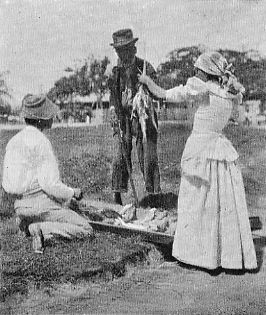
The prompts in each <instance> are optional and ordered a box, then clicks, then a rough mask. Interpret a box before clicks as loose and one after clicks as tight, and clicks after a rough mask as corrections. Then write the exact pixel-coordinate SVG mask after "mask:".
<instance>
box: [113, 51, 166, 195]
mask: <svg viewBox="0 0 266 315" xmlns="http://www.w3.org/2000/svg"><path fill="white" fill-rule="evenodd" d="M143 66H144V60H143V59H140V58H138V57H136V56H135V58H134V60H133V62H132V64H131V65H129V66H123V65H122V64H121V62H118V65H117V66H116V67H114V68H113V75H112V77H111V79H110V81H109V88H110V106H111V107H112V106H113V107H114V108H115V111H116V114H117V116H118V119H119V122H120V128H121V131H122V137H123V141H124V144H125V147H126V151H127V152H126V155H127V158H128V161H129V164H130V166H131V151H132V140H133V137H134V138H136V147H137V155H138V160H139V164H140V168H141V171H142V174H143V176H144V180H145V186H146V191H147V192H149V193H158V192H160V191H161V188H160V173H159V166H158V156H157V138H158V130H157V129H158V121H157V114H156V111H154V112H151V110H150V108H146V109H145V115H147V119H146V121H145V123H146V138H147V141H146V143H145V147H144V144H143V131H142V128H141V124H140V120H139V116H138V112H137V111H136V110H135V111H134V112H133V99H134V97H135V96H136V94H137V92H138V89H139V87H140V83H139V81H138V75H139V74H141V73H142V71H143ZM147 74H148V75H149V76H151V77H152V78H154V79H155V78H156V72H155V70H154V69H153V67H152V66H151V65H150V64H149V63H147ZM151 97H152V96H151ZM153 109H154V108H153V107H152V110H153ZM145 118H146V116H145ZM153 121H155V124H154V122H153ZM114 133H115V139H116V149H115V154H114V160H113V171H112V190H113V191H115V192H126V191H127V189H128V179H129V174H128V170H127V166H126V161H125V157H124V155H123V152H122V146H121V143H120V142H119V139H117V138H118V137H117V129H115V130H114Z"/></svg>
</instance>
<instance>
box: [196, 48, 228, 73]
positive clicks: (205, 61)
mask: <svg viewBox="0 0 266 315" xmlns="http://www.w3.org/2000/svg"><path fill="white" fill-rule="evenodd" d="M194 66H195V67H196V68H198V69H200V70H202V71H204V72H206V73H208V74H212V75H216V76H223V75H224V74H225V71H226V70H227V67H228V62H227V61H226V59H225V58H224V57H223V56H222V55H221V54H220V53H218V52H217V51H210V52H206V53H203V54H201V55H200V56H199V58H198V59H197V60H196V62H195V64H194Z"/></svg>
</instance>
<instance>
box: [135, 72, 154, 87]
mask: <svg viewBox="0 0 266 315" xmlns="http://www.w3.org/2000/svg"><path fill="white" fill-rule="evenodd" d="M138 78H139V82H140V83H143V84H146V85H148V82H149V81H150V80H151V78H150V77H148V76H147V75H146V74H140V75H139V76H138Z"/></svg>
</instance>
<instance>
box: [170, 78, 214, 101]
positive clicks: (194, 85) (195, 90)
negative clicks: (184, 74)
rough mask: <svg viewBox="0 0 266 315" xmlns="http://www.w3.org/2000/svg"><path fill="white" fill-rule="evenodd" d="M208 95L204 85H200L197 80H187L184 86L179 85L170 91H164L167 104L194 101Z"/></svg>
mask: <svg viewBox="0 0 266 315" xmlns="http://www.w3.org/2000/svg"><path fill="white" fill-rule="evenodd" d="M208 93H209V90H208V88H207V87H206V85H205V84H202V83H201V82H200V81H199V80H198V79H195V78H190V79H188V81H187V83H186V85H182V84H181V85H179V86H176V87H174V88H172V89H170V90H166V101H167V102H173V103H178V102H184V101H187V100H195V99H197V98H200V97H204V96H205V95H206V94H208Z"/></svg>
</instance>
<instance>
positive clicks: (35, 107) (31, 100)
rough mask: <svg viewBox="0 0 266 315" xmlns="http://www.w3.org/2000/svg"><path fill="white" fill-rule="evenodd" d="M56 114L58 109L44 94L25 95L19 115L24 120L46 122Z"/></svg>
mask: <svg viewBox="0 0 266 315" xmlns="http://www.w3.org/2000/svg"><path fill="white" fill-rule="evenodd" d="M58 112H59V107H58V106H56V105H55V104H54V103H53V102H52V101H50V100H49V99H48V97H47V96H46V95H44V94H40V95H32V94H27V95H26V96H25V97H24V98H23V100H22V109H21V115H22V117H24V118H29V119H36V120H37V119H44V120H48V119H51V118H53V117H54V116H55V115H56V114H57V113H58Z"/></svg>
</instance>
